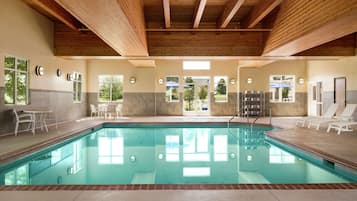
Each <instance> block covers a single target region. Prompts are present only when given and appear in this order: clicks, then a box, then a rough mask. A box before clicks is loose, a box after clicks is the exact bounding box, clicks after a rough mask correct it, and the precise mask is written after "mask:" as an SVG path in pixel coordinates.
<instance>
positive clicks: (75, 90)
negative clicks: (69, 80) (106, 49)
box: [72, 72, 83, 103]
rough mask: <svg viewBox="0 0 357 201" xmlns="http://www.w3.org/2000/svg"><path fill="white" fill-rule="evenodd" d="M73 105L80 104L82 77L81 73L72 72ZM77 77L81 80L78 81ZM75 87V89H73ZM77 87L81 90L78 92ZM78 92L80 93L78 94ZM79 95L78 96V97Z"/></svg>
mask: <svg viewBox="0 0 357 201" xmlns="http://www.w3.org/2000/svg"><path fill="white" fill-rule="evenodd" d="M73 75H74V76H73V90H72V91H73V103H82V86H83V76H82V73H80V72H74V73H73ZM79 77H80V78H81V79H79ZM74 86H76V87H74ZM79 86H81V89H80V90H79ZM79 91H80V93H79ZM78 95H79V96H78ZM77 97H79V100H77Z"/></svg>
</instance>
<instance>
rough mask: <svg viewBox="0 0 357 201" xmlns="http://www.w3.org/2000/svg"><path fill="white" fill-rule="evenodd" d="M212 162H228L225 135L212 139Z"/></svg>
mask: <svg viewBox="0 0 357 201" xmlns="http://www.w3.org/2000/svg"><path fill="white" fill-rule="evenodd" d="M213 142H214V146H213V150H214V156H213V157H214V161H227V160H228V153H227V152H228V138H227V135H215V136H214V137H213Z"/></svg>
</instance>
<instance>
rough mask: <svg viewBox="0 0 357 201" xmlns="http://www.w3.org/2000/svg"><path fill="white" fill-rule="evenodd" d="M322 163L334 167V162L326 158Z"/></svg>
mask: <svg viewBox="0 0 357 201" xmlns="http://www.w3.org/2000/svg"><path fill="white" fill-rule="evenodd" d="M323 164H324V165H326V166H327V167H329V168H333V169H334V168H335V163H334V162H332V161H329V160H327V159H323Z"/></svg>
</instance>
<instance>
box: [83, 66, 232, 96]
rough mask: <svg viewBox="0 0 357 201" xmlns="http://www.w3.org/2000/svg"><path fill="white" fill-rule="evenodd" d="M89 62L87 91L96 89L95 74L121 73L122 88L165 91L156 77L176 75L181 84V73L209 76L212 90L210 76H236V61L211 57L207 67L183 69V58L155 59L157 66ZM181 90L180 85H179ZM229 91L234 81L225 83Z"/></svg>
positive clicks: (130, 90) (96, 75) (131, 90)
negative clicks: (134, 81) (133, 82)
mask: <svg viewBox="0 0 357 201" xmlns="http://www.w3.org/2000/svg"><path fill="white" fill-rule="evenodd" d="M87 65H88V69H87V70H88V82H87V84H88V92H92V93H96V92H98V75H106V74H120V75H124V92H165V90H166V89H165V84H162V85H160V84H159V82H158V80H159V79H160V78H163V79H164V80H165V77H166V76H179V77H180V84H181V86H182V84H183V77H184V76H209V77H210V78H211V85H210V88H211V92H213V90H214V85H213V76H214V75H217V76H227V77H228V78H234V79H236V80H237V66H238V62H237V61H211V70H209V71H184V70H182V60H156V67H154V68H152V67H135V66H133V65H132V64H130V63H129V62H127V61H124V60H90V61H88V62H87ZM131 76H135V77H136V83H135V84H130V83H129V78H130V77H131ZM180 91H182V87H181V88H180ZM228 91H229V92H237V84H234V85H232V84H228Z"/></svg>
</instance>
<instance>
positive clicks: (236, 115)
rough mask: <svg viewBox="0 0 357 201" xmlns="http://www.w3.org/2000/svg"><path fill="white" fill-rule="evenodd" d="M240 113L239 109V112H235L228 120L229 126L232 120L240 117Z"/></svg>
mask: <svg viewBox="0 0 357 201" xmlns="http://www.w3.org/2000/svg"><path fill="white" fill-rule="evenodd" d="M239 114H240V110H239V111H238V112H237V113H235V114H233V116H232V117H231V118H230V119H229V120H228V122H227V127H228V128H229V125H230V123H231V121H232V120H233V119H234V118H235V117H238V115H239Z"/></svg>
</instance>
